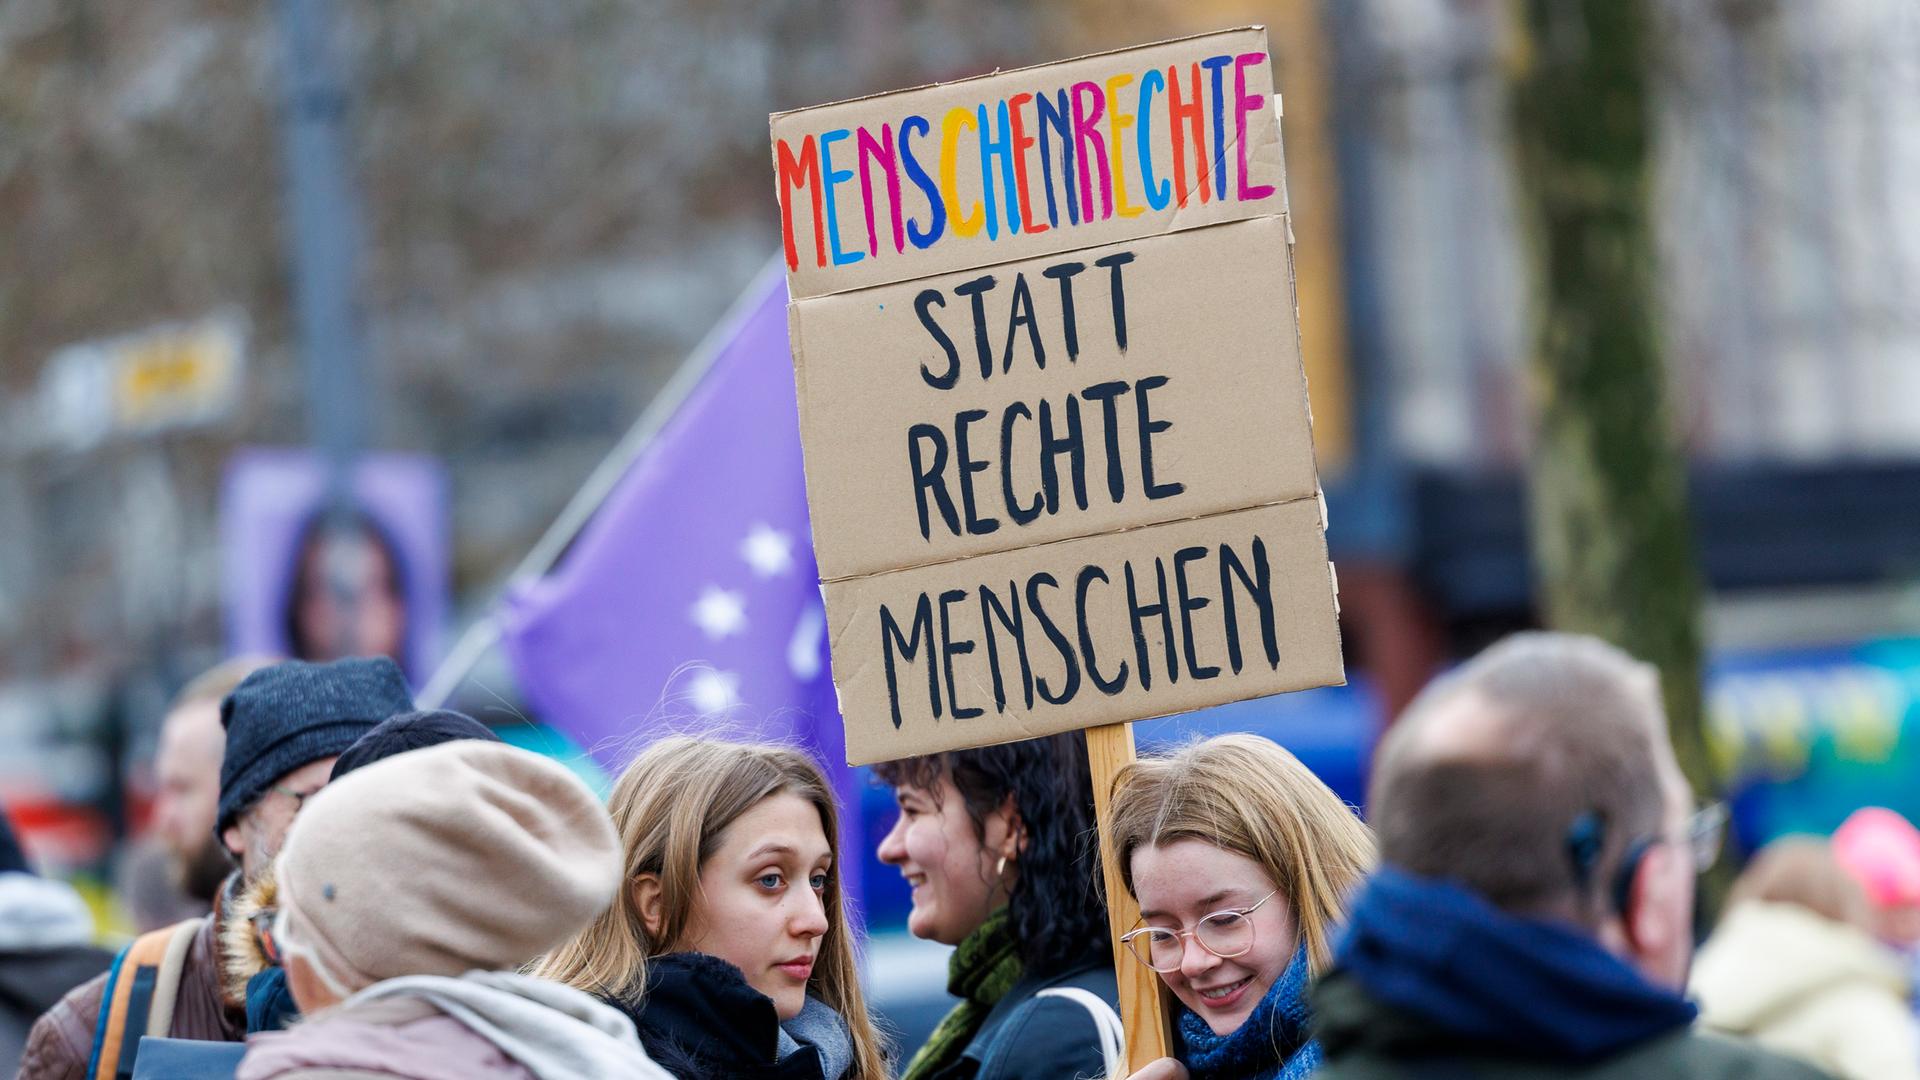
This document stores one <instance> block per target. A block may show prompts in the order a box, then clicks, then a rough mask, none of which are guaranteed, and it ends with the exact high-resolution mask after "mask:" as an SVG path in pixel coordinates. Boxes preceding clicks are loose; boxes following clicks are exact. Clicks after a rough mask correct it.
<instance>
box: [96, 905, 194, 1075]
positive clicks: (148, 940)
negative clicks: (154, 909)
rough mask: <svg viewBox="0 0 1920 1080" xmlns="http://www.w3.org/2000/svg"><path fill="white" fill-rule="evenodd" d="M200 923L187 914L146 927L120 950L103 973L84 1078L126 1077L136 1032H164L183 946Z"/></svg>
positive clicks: (175, 991)
mask: <svg viewBox="0 0 1920 1080" xmlns="http://www.w3.org/2000/svg"><path fill="white" fill-rule="evenodd" d="M205 922H206V920H205V919H188V920H187V921H185V922H183V923H178V924H176V925H173V926H169V927H164V928H162V929H159V930H153V931H149V932H148V933H145V934H141V935H140V936H139V937H137V938H134V939H133V943H132V944H130V945H128V946H127V947H126V948H125V949H122V950H120V955H119V956H118V957H117V958H115V959H114V961H113V968H112V971H111V973H110V974H109V975H108V976H107V994H106V1000H105V1004H103V1005H102V1006H101V1008H100V1018H99V1020H98V1021H97V1022H96V1023H95V1025H94V1037H93V1060H91V1061H89V1062H88V1063H87V1072H86V1077H87V1080H129V1078H131V1077H132V1076H133V1064H134V1057H135V1055H136V1054H137V1052H138V1051H139V1048H140V1038H141V1036H143V1035H165V1034H167V1029H168V1028H170V1027H172V1025H173V1009H174V1005H175V1003H176V1002H178V1000H179V995H180V977H181V974H182V973H183V972H184V971H185V969H186V957H187V950H188V948H189V947H190V946H191V945H192V944H193V938H194V935H196V934H198V933H199V932H200V928H201V926H202V925H204V924H205ZM156 1023H157V1024H158V1028H157V1029H156V1027H155V1024H156Z"/></svg>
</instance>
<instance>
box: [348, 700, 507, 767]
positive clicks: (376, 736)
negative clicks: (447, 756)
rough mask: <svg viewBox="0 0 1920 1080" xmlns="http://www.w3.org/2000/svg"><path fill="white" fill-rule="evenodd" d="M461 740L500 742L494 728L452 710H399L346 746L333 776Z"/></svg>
mask: <svg viewBox="0 0 1920 1080" xmlns="http://www.w3.org/2000/svg"><path fill="white" fill-rule="evenodd" d="M460 739H479V740H480V741H482V742H499V741H501V740H500V736H498V735H495V734H494V733H493V729H492V728H490V727H488V726H487V725H485V724H483V723H481V722H480V721H478V720H475V719H474V718H473V717H471V716H468V715H467V714H466V713H461V712H454V711H453V710H452V709H426V710H423V711H421V712H410V713H401V714H400V715H399V716H391V717H388V718H387V719H385V720H382V721H380V723H379V724H377V725H375V726H374V727H373V729H372V730H370V731H368V732H367V733H366V734H365V735H362V736H360V738H359V741H357V742H355V743H354V744H353V745H352V746H349V747H347V749H346V751H345V752H344V753H342V754H341V755H340V760H338V761H336V762H334V763H333V779H335V780H338V779H340V778H341V777H343V776H345V775H347V774H348V773H350V772H352V771H353V770H355V769H358V768H362V767H364V766H367V765H371V764H373V763H374V762H376V761H379V760H381V759H382V758H390V757H392V756H393V755H395V754H404V753H406V752H407V751H409V750H424V749H426V748H427V747H429V746H438V745H440V744H441V743H448V742H456V741H458V740H460Z"/></svg>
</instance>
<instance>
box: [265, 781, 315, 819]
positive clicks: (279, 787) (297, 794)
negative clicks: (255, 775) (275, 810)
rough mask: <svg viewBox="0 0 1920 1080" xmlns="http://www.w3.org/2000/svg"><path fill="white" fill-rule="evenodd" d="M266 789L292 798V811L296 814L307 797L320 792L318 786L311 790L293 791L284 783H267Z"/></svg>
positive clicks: (304, 803)
mask: <svg viewBox="0 0 1920 1080" xmlns="http://www.w3.org/2000/svg"><path fill="white" fill-rule="evenodd" d="M267 790H268V791H271V792H273V793H274V794H276V795H285V796H286V797H287V798H289V799H292V800H293V812H294V813H296V814H297V813H299V812H300V808H301V807H303V806H305V805H307V800H308V799H311V798H313V797H314V796H315V795H318V794H320V789H319V788H314V789H313V790H312V791H295V790H293V789H292V788H290V787H288V786H286V785H285V784H268V785H267Z"/></svg>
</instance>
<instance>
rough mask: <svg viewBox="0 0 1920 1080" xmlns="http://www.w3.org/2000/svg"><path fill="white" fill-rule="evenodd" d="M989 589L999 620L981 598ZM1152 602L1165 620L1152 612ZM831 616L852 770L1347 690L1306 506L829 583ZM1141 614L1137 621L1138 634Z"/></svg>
mask: <svg viewBox="0 0 1920 1080" xmlns="http://www.w3.org/2000/svg"><path fill="white" fill-rule="evenodd" d="M1223 550H1225V551H1227V552H1229V553H1231V556H1232V558H1233V559H1234V560H1235V563H1234V565H1237V566H1238V567H1240V568H1242V569H1244V572H1245V575H1246V578H1247V579H1249V580H1252V581H1253V582H1254V583H1256V584H1257V583H1258V581H1259V579H1260V574H1261V572H1262V570H1263V569H1264V570H1265V572H1266V575H1267V576H1266V582H1267V587H1266V589H1265V590H1264V594H1259V593H1257V592H1256V590H1254V589H1252V588H1249V587H1248V584H1247V581H1246V580H1243V579H1242V577H1241V575H1240V573H1239V572H1237V571H1235V570H1232V569H1229V565H1230V564H1228V563H1227V561H1226V559H1224V558H1223V557H1222V555H1221V552H1222V551H1223ZM1176 560H1178V561H1177V562H1176ZM1129 568H1131V571H1132V574H1133V579H1134V599H1133V601H1132V603H1131V604H1130V602H1129V599H1128V592H1127V573H1128V569H1129ZM1223 570H1226V571H1227V585H1226V587H1223V581H1222V575H1223ZM1102 574H1104V575H1105V579H1104V580H1102V579H1101V577H1100V576H1099V575H1102ZM1083 575H1084V580H1085V582H1086V588H1085V604H1084V613H1083V612H1082V605H1081V603H1080V599H1079V598H1080V594H1081V588H1080V583H1081V581H1082V580H1083ZM1163 576H1164V579H1165V584H1164V586H1162V584H1161V579H1162V577H1163ZM1183 576H1184V579H1185V582H1186V590H1187V591H1186V597H1185V603H1184V604H1183V603H1182V599H1181V595H1180V588H1181V585H1180V582H1181V579H1182V577H1183ZM1049 582H1051V584H1049ZM982 588H985V589H986V590H988V591H989V593H991V594H992V596H993V602H994V603H997V604H998V605H999V607H997V608H996V607H995V606H992V604H990V603H989V602H988V601H986V600H984V599H983V598H982V593H981V590H982ZM1016 594H1017V599H1016ZM1229 596H1230V597H1231V599H1232V603H1231V604H1229V603H1228V602H1227V601H1228V598H1229ZM1035 597H1037V598H1038V599H1039V601H1040V606H1039V608H1038V610H1036V609H1035V608H1034V605H1033V603H1032V600H1033V599H1034V598H1035ZM1256 597H1258V599H1257V598H1256ZM1161 605H1164V608H1165V613H1164V615H1163V614H1162V613H1160V612H1159V611H1157V610H1154V609H1155V608H1156V607H1157V606H1161ZM826 606H827V621H828V626H829V632H830V635H831V639H832V645H833V665H834V681H835V684H836V686H837V687H838V688H839V692H840V708H841V713H842V715H843V716H844V717H845V721H846V727H847V753H848V757H849V760H850V761H851V762H852V763H854V764H864V763H868V762H874V761H884V760H889V759H892V758H898V757H905V756H909V755H915V754H925V753H932V752H935V751H939V750H945V749H952V748H956V747H966V746H981V745H988V744H991V743H996V742H1006V741H1009V740H1013V739H1023V738H1030V737H1033V736H1037V735H1044V734H1050V733H1053V732H1058V731H1071V730H1074V729H1077V728H1083V727H1089V726H1092V725H1095V724H1100V723H1110V722H1113V721H1115V720H1116V719H1141V718H1145V717H1151V716H1163V715H1167V714H1170V713H1177V712H1185V711H1188V710H1191V709H1198V708H1203V707H1206V706H1209V705H1220V704H1225V703H1227V702H1230V701H1238V700H1241V699H1243V698H1249V697H1260V696H1264V695H1268V694H1277V693H1281V692H1283V691H1288V690H1299V689H1303V688H1306V687H1310V686H1323V685H1327V684H1330V683H1338V682H1340V681H1342V678H1343V676H1342V669H1341V662H1340V637H1339V630H1338V626H1337V624H1336V620H1335V616H1334V604H1333V581H1332V576H1331V574H1330V572H1329V565H1328V563H1327V556H1326V546H1325V542H1324V539H1323V537H1322V533H1321V528H1320V508H1319V506H1318V503H1317V500H1315V499H1312V498H1308V499H1302V500H1298V501H1295V502H1289V503H1284V504H1281V505H1277V506H1264V507H1257V508H1253V509H1248V510H1240V511H1235V512H1232V513H1228V514H1222V515H1218V516H1214V517H1207V518H1198V519H1193V520H1189V521H1179V522H1172V523H1168V524H1161V525H1150V526H1147V527H1145V528H1141V529H1130V530H1126V531H1123V532H1116V533H1109V534H1106V535H1102V536H1094V537H1085V538H1081V539H1075V540H1063V541H1060V542H1057V543H1053V544H1043V545H1040V546H1037V547H1030V548H1023V549H1020V550H1016V551H1008V552H1001V553H998V554H993V555H983V556H979V557H977V558H972V559H965V560H960V561H956V562H950V563H943V564H940V565H937V566H930V567H922V568H917V569H910V570H900V571H895V572H892V573H886V574H875V575H871V576H868V577H860V578H854V579H851V580H848V581H841V582H834V583H829V584H828V585H827V586H826ZM1134 606H1138V607H1139V608H1140V610H1141V612H1142V615H1141V617H1140V618H1139V620H1138V621H1139V628H1138V631H1137V632H1136V627H1135V622H1136V620H1135V617H1134V611H1133V607H1134ZM1016 609H1017V611H1018V617H1017V618H1016V617H1015V612H1016ZM1002 610H1004V612H1005V614H1004V615H1002V613H1001V612H1002ZM1230 611H1231V612H1232V613H1233V615H1234V619H1233V621H1234V631H1233V633H1232V635H1231V640H1232V641H1233V643H1234V645H1235V646H1237V648H1238V651H1239V654H1240V670H1239V672H1238V674H1235V673H1234V672H1233V666H1232V658H1231V653H1232V648H1230V646H1229V633H1228V628H1227V621H1228V620H1227V616H1228V613H1229V612H1230ZM1263 612H1265V613H1267V615H1268V617H1269V620H1270V621H1267V620H1263V618H1262V613H1263ZM889 620H891V622H890V621H889ZM1010 623H1014V624H1017V625H1018V626H1019V627H1020V632H1019V633H1015V632H1014V630H1013V629H1011V627H1010V625H1009V624H1010ZM1269 626H1270V628H1271V639H1269V638H1268V636H1267V629H1268V627H1269ZM1269 640H1270V641H1271V650H1269V647H1268V646H1269ZM1022 644H1024V655H1025V658H1026V661H1027V663H1026V674H1025V675H1023V673H1022V666H1021V662H1020V658H1021V656H1022V649H1021V645H1022ZM908 646H911V648H909V647H908ZM909 654H911V655H909ZM1068 656H1071V664H1072V667H1071V669H1070V668H1069V662H1068V660H1067V659H1066V658H1067V657H1068ZM1089 658H1091V661H1092V666H1091V667H1089V663H1088V661H1089ZM889 660H891V664H892V669H893V671H892V677H891V687H890V685H889V674H888V666H889ZM1143 664H1144V667H1145V671H1146V673H1147V676H1148V678H1147V679H1146V680H1143V679H1142V678H1141V671H1142V666H1143ZM1209 668H1211V669H1217V671H1216V672H1215V673H1214V674H1213V675H1212V677H1208V678H1201V677H1197V676H1196V674H1195V672H1196V671H1200V672H1201V673H1203V674H1204V673H1205V671H1206V669H1209ZM996 670H997V671H998V673H999V688H1000V689H999V691H998V692H997V693H996V690H995V671H996ZM949 672H950V674H949ZM1176 674H1177V679H1176V678H1175V675H1176ZM1029 676H1030V677H1031V679H1032V682H1031V684H1029V682H1028V677H1029ZM1101 683H1105V684H1106V687H1105V689H1103V688H1102V686H1101V685H1100V684H1101ZM1029 685H1031V688H1032V693H1033V698H1032V704H1031V705H1029V704H1028V700H1027V692H1028V687H1029ZM935 697H937V698H938V703H939V715H937V716H936V715H935V712H934V698H935ZM1049 698H1051V699H1053V700H1051V701H1050V700H1049ZM956 707H957V709H956ZM973 710H979V712H978V713H977V715H976V714H973V712H972V711H973ZM896 711H897V715H898V720H897V722H896V719H895V716H896Z"/></svg>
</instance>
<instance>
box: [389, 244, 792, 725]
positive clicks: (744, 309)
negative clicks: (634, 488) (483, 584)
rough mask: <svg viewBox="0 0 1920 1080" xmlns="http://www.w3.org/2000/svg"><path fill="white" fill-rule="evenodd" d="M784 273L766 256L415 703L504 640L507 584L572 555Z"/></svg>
mask: <svg viewBox="0 0 1920 1080" xmlns="http://www.w3.org/2000/svg"><path fill="white" fill-rule="evenodd" d="M785 274H786V265H785V264H784V263H783V262H781V260H780V257H779V256H777V255H776V256H774V257H773V258H771V259H768V260H767V264H766V265H765V266H764V267H762V268H761V269H760V271H759V272H758V273H756V274H755V275H754V276H753V281H752V282H751V283H750V284H749V285H748V286H747V287H746V289H744V290H742V291H741V293H740V296H739V298H738V299H736V300H734V302H733V304H732V306H730V307H728V308H727V311H726V314H724V315H722V316H721V317H720V320H719V321H718V322H716V323H714V325H713V329H711V330H709V331H707V335H706V336H705V337H704V338H702V339H701V340H700V344H699V345H697V346H695V347H694V349H693V351H692V352H691V353H688V354H687V358H686V359H685V360H682V361H681V362H680V366H679V367H678V368H676V369H675V370H674V373H673V376H672V377H671V378H669V379H668V380H667V384H666V385H665V386H663V387H661V388H660V392H659V393H657V394H655V395H654V396H653V400H651V401H649V402H647V407H646V408H644V409H642V410H641V411H640V416H639V418H638V419H636V420H635V421H634V422H633V426H631V427H629V428H628V429H627V431H626V434H624V435H622V436H621V437H620V441H619V442H617V443H615V444H614V445H613V449H611V450H609V451H608V452H607V456H606V457H604V458H602V459H601V460H600V464H598V465H596V466H594V469H593V471H592V472H590V473H588V474H587V479H586V481H585V482H584V483H582V484H581V485H580V489H579V490H578V491H576V492H574V494H573V498H571V499H569V500H567V505H566V506H564V507H562V508H561V510H560V514H559V516H558V517H556V518H554V520H553V524H552V525H549V526H548V527H547V531H546V532H545V533H543V534H541V536H540V539H539V540H537V541H535V542H534V545H533V547H532V548H531V549H530V550H529V551H528V552H527V554H526V556H525V557H524V558H522V559H521V560H520V563H519V565H517V566H515V567H514V569H513V572H512V573H511V574H508V575H507V577H506V580H505V581H504V582H502V583H501V584H500V585H499V586H498V587H496V588H495V589H494V598H493V600H492V601H491V602H490V603H488V604H487V607H486V610H485V612H484V613H483V614H482V615H481V616H480V617H479V618H478V619H475V620H474V621H473V622H472V623H471V624H469V625H468V626H467V628H466V630H464V631H462V632H461V634H460V638H459V640H458V641H456V642H455V643H454V646H453V648H452V649H450V650H449V651H448V652H447V655H446V657H445V658H444V659H443V660H441V661H440V664H439V666H438V667H436V668H434V671H433V676H432V677H431V678H429V679H428V680H427V682H426V685H424V686H422V687H421V689H420V692H419V693H418V694H416V695H415V696H414V700H415V702H416V703H417V704H418V705H419V706H420V707H421V708H423V709H434V708H439V707H440V706H441V705H442V704H444V703H445V702H446V701H447V699H448V698H449V697H451V696H452V695H453V691H454V690H456V689H458V688H459V686H460V683H461V682H462V681H463V680H465V679H466V677H467V676H468V675H469V674H472V672H473V669H474V668H475V667H477V666H479V663H480V661H481V660H482V659H483V658H484V657H485V656H486V655H487V652H488V651H489V650H491V649H492V648H493V646H494V645H496V644H498V643H499V641H500V634H501V627H500V620H499V611H500V599H501V598H502V597H504V596H505V595H506V594H507V591H508V590H509V589H512V588H513V587H515V586H517V585H521V584H523V583H526V582H529V581H534V580H537V579H539V578H540V577H542V576H544V575H545V574H546V573H547V571H549V570H551V569H553V567H554V565H555V564H557V563H558V562H559V561H560V559H561V557H562V556H564V555H565V554H566V553H567V548H569V547H570V546H572V544H573V541H574V539H575V538H576V537H578V536H579V535H580V531H581V530H582V529H584V528H586V526H587V522H589V521H591V520H593V515H594V514H595V513H597V512H598V511H599V509H600V505H601V504H602V503H604V502H606V500H607V496H608V495H610V494H612V493H613V489H614V487H615V486H616V485H617V484H619V483H620V478H621V477H623V476H625V475H626V474H627V470H628V469H629V468H631V467H632V465H633V463H634V462H635V461H636V460H638V459H639V457H640V455H641V454H643V453H645V452H646V450H647V448H648V447H649V446H652V445H653V441H654V439H656V438H658V437H659V435H660V432H661V430H662V429H663V428H665V427H666V426H667V421H669V420H671V419H673V416H674V414H675V413H677V412H679V411H680V406H681V405H683V404H685V403H686V400H687V399H688V398H689V397H691V396H692V395H693V391H694V388H695V387H698V386H699V385H700V381H701V380H702V379H704V378H706V375H707V372H708V370H709V369H711V368H712V367H713V363H714V361H715V360H716V359H718V358H719V356H720V351H721V350H722V349H724V348H725V347H726V345H727V343H728V342H730V341H732V340H733V339H734V337H735V336H737V334H738V331H739V329H740V326H741V324H743V323H744V322H746V320H747V318H748V316H750V315H751V314H752V313H753V311H754V310H755V308H757V307H758V306H759V303H760V298H761V296H762V295H763V294H765V293H766V291H767V290H768V289H769V288H771V287H772V284H773V282H774V281H776V280H778V279H781V278H783V277H784V275H785Z"/></svg>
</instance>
